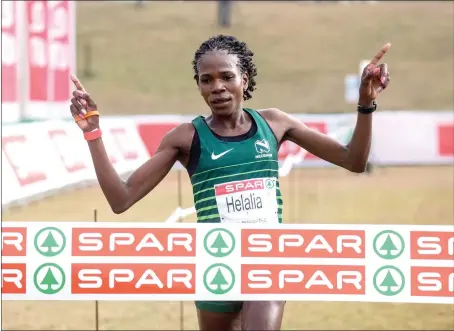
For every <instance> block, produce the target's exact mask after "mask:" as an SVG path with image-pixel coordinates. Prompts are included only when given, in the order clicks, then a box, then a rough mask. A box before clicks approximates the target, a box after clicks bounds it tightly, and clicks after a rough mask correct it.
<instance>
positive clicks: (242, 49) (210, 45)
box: [192, 34, 257, 100]
mask: <svg viewBox="0 0 454 331" xmlns="http://www.w3.org/2000/svg"><path fill="white" fill-rule="evenodd" d="M214 50H224V51H227V52H228V53H229V54H235V55H236V56H238V62H239V63H238V65H239V67H240V71H241V73H246V74H247V75H248V77H249V84H248V87H247V89H246V90H245V91H244V95H243V99H244V100H248V99H251V98H252V92H253V91H254V90H255V89H256V88H255V86H256V82H255V78H254V77H255V76H257V68H256V66H255V64H254V62H252V57H253V56H254V53H253V52H252V51H251V50H250V49H249V47H248V46H247V45H246V43H245V42H242V41H240V40H238V39H237V38H236V37H233V36H226V35H222V34H221V35H217V36H215V37H211V38H210V39H208V40H207V41H205V42H203V43H202V45H200V47H199V49H198V50H197V51H196V52H195V55H194V60H193V61H192V65H193V68H194V73H195V74H194V79H195V80H196V82H198V81H199V72H198V70H197V63H198V61H199V59H200V58H201V57H202V55H204V54H205V53H207V52H210V51H214Z"/></svg>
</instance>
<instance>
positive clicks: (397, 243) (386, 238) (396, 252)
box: [373, 230, 405, 260]
mask: <svg viewBox="0 0 454 331" xmlns="http://www.w3.org/2000/svg"><path fill="white" fill-rule="evenodd" d="M373 247H374V251H375V254H377V255H378V256H379V257H381V258H382V259H385V260H393V259H397V258H398V257H399V256H401V255H402V253H403V252H404V250H405V241H404V238H403V237H402V236H401V235H400V234H399V233H397V232H396V231H392V230H385V231H382V232H380V233H379V234H377V235H376V236H375V238H374V242H373Z"/></svg>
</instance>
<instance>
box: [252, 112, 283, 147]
mask: <svg viewBox="0 0 454 331" xmlns="http://www.w3.org/2000/svg"><path fill="white" fill-rule="evenodd" d="M257 111H258V113H259V114H260V115H261V116H262V117H263V118H264V119H265V121H266V122H267V123H268V125H269V126H270V128H271V130H272V131H273V133H274V136H275V137H276V139H277V141H278V142H279V143H281V142H282V141H283V139H284V137H285V135H286V134H287V131H288V130H289V128H290V118H289V116H288V114H287V113H285V112H283V111H282V110H280V109H278V108H265V109H259V110H257Z"/></svg>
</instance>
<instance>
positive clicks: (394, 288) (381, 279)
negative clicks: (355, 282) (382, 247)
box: [374, 266, 405, 296]
mask: <svg viewBox="0 0 454 331" xmlns="http://www.w3.org/2000/svg"><path fill="white" fill-rule="evenodd" d="M374 287H375V289H376V290H377V292H378V293H380V294H382V295H386V296H394V295H397V294H399V293H400V292H402V290H403V289H404V287H405V276H404V274H403V273H402V271H400V269H398V268H396V267H393V266H384V267H381V268H380V269H378V270H377V271H376V272H375V275H374Z"/></svg>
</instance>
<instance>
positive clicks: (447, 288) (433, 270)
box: [411, 266, 454, 298]
mask: <svg viewBox="0 0 454 331" xmlns="http://www.w3.org/2000/svg"><path fill="white" fill-rule="evenodd" d="M411 295H412V296H419V297H428V296H430V297H447V298H453V297H454V267H452V266H451V267H411Z"/></svg>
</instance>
